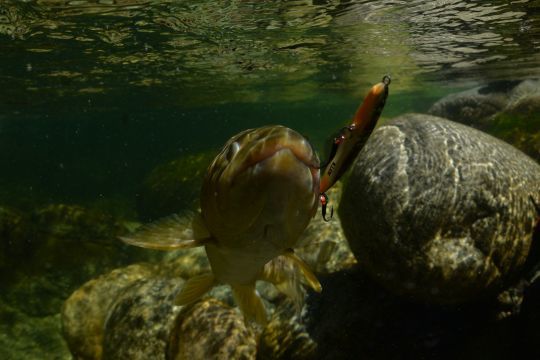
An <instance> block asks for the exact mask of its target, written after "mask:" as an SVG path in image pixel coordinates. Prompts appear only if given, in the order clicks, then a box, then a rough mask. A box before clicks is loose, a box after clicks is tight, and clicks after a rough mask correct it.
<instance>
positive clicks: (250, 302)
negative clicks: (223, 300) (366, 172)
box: [231, 284, 267, 326]
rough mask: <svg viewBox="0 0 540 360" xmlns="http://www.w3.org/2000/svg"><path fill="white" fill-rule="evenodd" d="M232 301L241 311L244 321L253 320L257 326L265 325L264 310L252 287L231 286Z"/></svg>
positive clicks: (253, 285)
mask: <svg viewBox="0 0 540 360" xmlns="http://www.w3.org/2000/svg"><path fill="white" fill-rule="evenodd" d="M231 287H232V290H233V296H234V300H235V301H236V303H237V304H238V306H239V307H240V310H242V313H243V314H244V317H245V318H246V320H254V321H256V322H257V323H258V324H260V325H262V326H264V325H266V322H267V319H266V310H265V308H264V304H263V302H262V300H261V298H260V297H259V294H257V290H255V284H252V285H231Z"/></svg>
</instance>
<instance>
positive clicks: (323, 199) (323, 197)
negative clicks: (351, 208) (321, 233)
mask: <svg viewBox="0 0 540 360" xmlns="http://www.w3.org/2000/svg"><path fill="white" fill-rule="evenodd" d="M319 200H320V202H321V211H322V218H323V220H324V221H326V222H328V221H330V219H332V217H333V216H334V207H333V206H332V207H330V217H329V218H328V219H327V218H326V205H328V195H326V194H325V193H321V194H320V195H319Z"/></svg>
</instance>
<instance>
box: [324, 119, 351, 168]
mask: <svg viewBox="0 0 540 360" xmlns="http://www.w3.org/2000/svg"><path fill="white" fill-rule="evenodd" d="M354 128H355V125H354V124H352V125H349V126H345V127H344V128H342V129H341V130H340V131H339V135H338V136H336V137H335V138H334V141H333V142H332V149H331V150H330V156H328V160H327V161H326V162H325V163H323V164H321V165H320V166H319V169H324V168H325V167H327V166H328V164H330V162H331V161H332V159H333V158H334V156H336V152H337V149H338V147H339V145H340V144H341V143H342V142H343V141H345V139H347V136H346V135H345V130H349V132H352V131H353V130H354Z"/></svg>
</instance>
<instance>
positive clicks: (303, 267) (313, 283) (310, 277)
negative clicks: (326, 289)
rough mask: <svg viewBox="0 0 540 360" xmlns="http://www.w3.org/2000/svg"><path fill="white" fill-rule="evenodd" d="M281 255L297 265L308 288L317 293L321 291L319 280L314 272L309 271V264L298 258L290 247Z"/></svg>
mask: <svg viewBox="0 0 540 360" xmlns="http://www.w3.org/2000/svg"><path fill="white" fill-rule="evenodd" d="M283 255H284V256H286V257H287V258H288V259H290V260H291V261H292V262H293V263H294V264H295V265H296V266H298V268H299V269H300V271H301V272H302V275H304V279H305V280H306V282H307V284H308V285H309V287H310V288H312V289H313V290H315V291H316V292H318V293H320V292H321V291H322V286H321V283H320V282H319V280H318V279H317V277H316V276H315V274H314V273H313V272H312V271H311V269H310V268H309V266H308V265H307V264H306V263H305V262H304V260H302V259H300V258H299V257H298V256H297V255H296V254H295V253H294V251H293V250H292V249H289V250H287V251H286V252H285V253H284V254H283Z"/></svg>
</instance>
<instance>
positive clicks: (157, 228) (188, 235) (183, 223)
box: [120, 212, 212, 250]
mask: <svg viewBox="0 0 540 360" xmlns="http://www.w3.org/2000/svg"><path fill="white" fill-rule="evenodd" d="M194 228H195V231H194ZM120 240H122V241H123V242H125V243H126V244H129V245H134V246H139V247H143V248H147V249H155V250H177V249H186V248H191V247H196V246H202V245H205V244H207V243H208V242H209V241H211V240H212V238H211V237H210V234H209V233H208V230H206V227H205V226H204V223H203V222H202V219H201V218H200V215H196V214H193V213H187V212H186V213H183V214H182V216H181V215H179V214H174V215H171V216H168V217H166V218H163V219H160V220H157V221H156V222H153V223H150V224H148V225H143V226H142V227H141V228H139V229H138V230H137V231H136V232H135V233H134V234H132V235H130V236H125V237H120Z"/></svg>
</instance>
